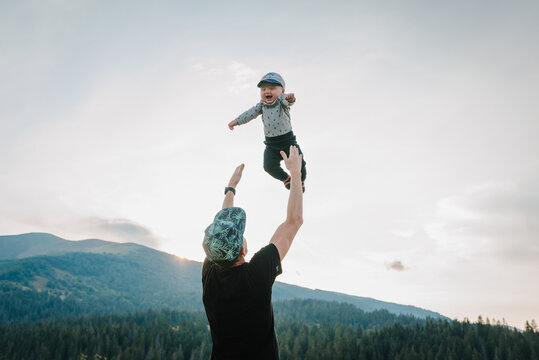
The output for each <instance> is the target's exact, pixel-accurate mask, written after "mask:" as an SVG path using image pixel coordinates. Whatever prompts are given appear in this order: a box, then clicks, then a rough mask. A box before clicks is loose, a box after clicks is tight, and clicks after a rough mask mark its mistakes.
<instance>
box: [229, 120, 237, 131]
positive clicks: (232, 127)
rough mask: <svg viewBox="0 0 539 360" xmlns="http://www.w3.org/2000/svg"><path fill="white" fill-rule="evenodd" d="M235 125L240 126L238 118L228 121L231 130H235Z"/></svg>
mask: <svg viewBox="0 0 539 360" xmlns="http://www.w3.org/2000/svg"><path fill="white" fill-rule="evenodd" d="M234 126H238V121H237V120H232V121H231V122H229V123H228V128H229V129H230V130H234Z"/></svg>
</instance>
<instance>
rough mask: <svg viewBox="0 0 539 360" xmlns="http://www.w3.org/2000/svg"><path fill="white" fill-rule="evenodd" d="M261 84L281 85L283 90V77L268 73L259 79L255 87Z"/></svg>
mask: <svg viewBox="0 0 539 360" xmlns="http://www.w3.org/2000/svg"><path fill="white" fill-rule="evenodd" d="M262 83H272V84H277V85H281V86H282V87H283V88H284V87H285V86H284V79H283V77H282V76H281V75H279V74H277V73H274V72H270V73H267V74H266V75H264V76H263V77H262V79H260V81H259V82H258V85H257V87H260V85H262Z"/></svg>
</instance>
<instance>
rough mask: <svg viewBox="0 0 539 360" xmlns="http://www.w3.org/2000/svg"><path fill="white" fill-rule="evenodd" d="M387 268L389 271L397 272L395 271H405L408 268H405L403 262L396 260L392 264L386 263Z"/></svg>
mask: <svg viewBox="0 0 539 360" xmlns="http://www.w3.org/2000/svg"><path fill="white" fill-rule="evenodd" d="M386 268H387V269H388V270H395V271H404V270H405V269H406V268H405V267H404V265H403V263H402V261H400V260H395V261H392V262H391V263H386Z"/></svg>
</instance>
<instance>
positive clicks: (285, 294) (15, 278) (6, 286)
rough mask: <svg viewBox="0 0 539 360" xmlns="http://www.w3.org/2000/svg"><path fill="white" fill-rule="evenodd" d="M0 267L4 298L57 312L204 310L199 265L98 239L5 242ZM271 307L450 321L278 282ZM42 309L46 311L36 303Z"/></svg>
mask: <svg viewBox="0 0 539 360" xmlns="http://www.w3.org/2000/svg"><path fill="white" fill-rule="evenodd" d="M0 261H1V262H0V297H1V296H6V294H13V291H30V292H32V291H33V292H35V294H34V295H36V296H35V297H36V298H37V297H40V296H41V297H43V298H46V299H48V300H46V301H50V302H53V303H54V304H55V305H54V306H57V303H56V302H54V301H55V299H60V300H61V301H62V302H64V303H66V304H68V303H70V302H72V303H73V304H75V305H72V306H75V307H76V306H77V305H76V304H82V305H83V304H85V303H87V304H95V306H96V311H97V310H98V311H102V312H106V311H107V308H106V306H104V305H103V306H102V305H101V304H106V305H107V306H110V307H112V308H121V309H124V310H125V311H131V310H137V309H145V308H156V307H180V308H182V309H188V310H198V309H201V308H202V302H201V297H202V289H201V284H200V274H201V267H202V264H201V263H200V262H197V261H193V260H188V259H183V258H180V257H177V256H175V255H171V254H168V253H165V252H162V251H159V250H156V249H152V248H149V247H146V246H143V245H139V244H135V243H113V242H109V241H105V240H100V239H86V240H80V241H71V240H66V239H62V238H60V237H58V236H55V235H52V234H48V233H27V234H21V235H6V236H0ZM163 274H166V275H167V276H163ZM17 293H18V294H21V296H23V295H24V296H28V295H29V294H28V293H26V294H22V293H19V292H17ZM38 293H39V294H40V295H39V296H38ZM2 294H4V295H2ZM45 295H47V296H48V297H46V296H45ZM41 297H40V298H41ZM273 299H274V300H275V301H279V300H287V299H315V300H324V301H336V302H341V303H350V304H353V305H355V306H356V307H358V308H360V309H362V310H363V311H375V310H381V309H385V310H387V311H389V312H391V313H394V314H397V315H413V316H416V317H418V318H426V317H434V318H443V319H447V318H446V317H444V316H443V315H440V314H438V313H435V312H432V311H429V310H425V309H421V308H418V307H415V306H412V305H401V304H397V303H390V302H384V301H381V300H376V299H372V298H367V297H360V296H353V295H348V294H343V293H337V292H331V291H325V290H320V289H314V290H313V289H308V288H304V287H300V286H297V285H292V284H286V283H281V282H278V281H276V282H275V285H274V287H273ZM0 300H1V299H0ZM4 301H7V300H4ZM32 301H33V300H32ZM40 301H41V300H40ZM40 304H41V305H40ZM82 305H81V306H82ZM36 306H44V305H43V304H42V303H41V302H37V303H36ZM70 306H71V305H70ZM74 311H75V310H74Z"/></svg>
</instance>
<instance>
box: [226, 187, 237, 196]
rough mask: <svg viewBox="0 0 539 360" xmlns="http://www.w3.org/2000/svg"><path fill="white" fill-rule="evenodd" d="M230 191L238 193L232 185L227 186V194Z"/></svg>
mask: <svg viewBox="0 0 539 360" xmlns="http://www.w3.org/2000/svg"><path fill="white" fill-rule="evenodd" d="M229 191H232V193H234V195H236V189H234V188H233V187H230V186H227V187H226V188H225V195H226V193H227V192H229Z"/></svg>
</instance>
